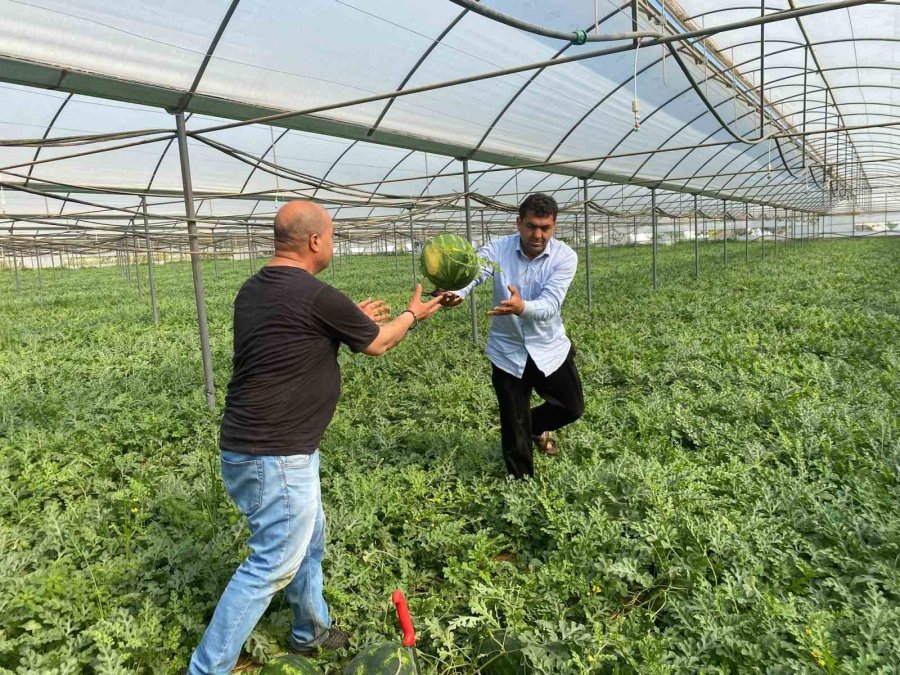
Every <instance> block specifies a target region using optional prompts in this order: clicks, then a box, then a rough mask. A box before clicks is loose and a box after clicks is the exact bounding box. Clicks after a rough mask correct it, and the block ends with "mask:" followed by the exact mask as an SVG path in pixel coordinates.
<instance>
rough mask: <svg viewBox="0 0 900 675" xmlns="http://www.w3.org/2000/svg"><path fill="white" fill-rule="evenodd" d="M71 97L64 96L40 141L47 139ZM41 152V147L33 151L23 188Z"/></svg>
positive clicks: (70, 95) (26, 184)
mask: <svg viewBox="0 0 900 675" xmlns="http://www.w3.org/2000/svg"><path fill="white" fill-rule="evenodd" d="M73 96H75V94H73V93H70V94H69V95H68V96H66V99H65V100H64V101H63V102H62V103H61V104H60V106H59V108H57V109H56V114H54V115H53V118H52V119H51V120H50V123H49V124H48V125H47V128H46V129H44V135H43V136H41V138H42V139H45V138H47V136H49V135H50V131H51V129H53V125H54V124H56V120H57V119H59V116H60V115H61V114H62V111H63V110H64V109H65V107H66V106H67V105H68V104H69V101H71V100H72V97H73ZM41 150H43V147H38V148H37V149H36V150H35V151H34V157H33V158H32V159H31V161H32V164H31V165H30V166H29V167H28V177H27V178H26V179H25V187H28V182H29V181H30V180H31V173H32V171H34V162H37V160H38V157H39V156H40V154H41Z"/></svg>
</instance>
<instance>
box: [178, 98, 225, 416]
mask: <svg viewBox="0 0 900 675" xmlns="http://www.w3.org/2000/svg"><path fill="white" fill-rule="evenodd" d="M175 125H176V128H177V132H178V157H179V159H180V161H181V183H182V186H183V188H184V210H185V214H186V215H187V227H188V242H189V244H190V249H191V273H192V276H193V278H194V300H195V301H196V304H197V324H198V326H199V329H200V353H201V356H202V358H203V375H204V379H205V380H206V405H207V406H208V407H209V409H210V410H212V409H214V408H215V405H216V387H215V382H214V380H213V370H212V352H211V350H210V348H209V326H208V324H207V322H206V299H205V297H204V295H203V270H202V269H201V267H200V254H199V252H198V250H197V220H196V218H197V214H196V212H195V211H194V192H193V188H192V185H191V163H190V159H189V158H188V146H187V133H186V132H185V128H184V112H178V113H175Z"/></svg>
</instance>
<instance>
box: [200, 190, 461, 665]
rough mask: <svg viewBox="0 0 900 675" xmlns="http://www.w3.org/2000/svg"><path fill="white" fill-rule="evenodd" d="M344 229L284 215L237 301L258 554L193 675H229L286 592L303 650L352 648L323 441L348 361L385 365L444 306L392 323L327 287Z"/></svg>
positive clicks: (319, 218)
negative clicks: (331, 567) (329, 517)
mask: <svg viewBox="0 0 900 675" xmlns="http://www.w3.org/2000/svg"><path fill="white" fill-rule="evenodd" d="M333 234H334V226H333V224H332V222H331V218H330V216H329V215H328V212H327V211H325V209H323V208H322V207H320V206H318V205H316V204H313V203H311V202H290V203H288V204H286V205H284V206H283V207H282V208H281V209H280V210H279V211H278V214H277V215H276V216H275V255H274V256H273V257H272V259H271V260H270V261H269V262H268V263H267V264H266V266H265V267H263V268H262V269H261V270H260V271H259V272H257V273H256V274H255V275H253V276H252V277H251V278H250V279H248V280H247V281H246V282H244V285H243V286H242V287H241V290H240V291H239V292H238V295H237V298H236V299H235V302H234V358H233V365H234V369H233V373H232V377H231V382H230V383H229V385H228V394H227V396H226V399H225V414H224V417H223V419H222V427H221V433H220V438H219V446H220V449H221V463H222V479H223V481H224V482H225V487H226V489H227V490H228V494H229V496H230V497H231V499H232V500H233V501H234V503H235V505H236V506H237V507H238V509H239V510H240V512H241V513H242V514H243V515H244V516H245V517H246V518H247V521H248V524H249V527H250V540H249V542H248V545H249V547H250V549H251V553H250V555H249V556H248V557H247V559H246V560H244V562H243V563H242V564H241V566H240V567H239V568H238V569H237V571H236V572H235V573H234V576H232V578H231V581H229V582H228V586H227V587H226V588H225V591H224V592H223V593H222V597H221V598H220V599H219V603H218V605H217V606H216V611H215V613H214V614H213V617H212V620H211V621H210V624H209V626H208V627H207V629H206V632H205V633H204V635H203V639H202V640H201V642H200V645H199V646H198V647H197V650H196V651H195V652H194V655H193V657H192V658H191V663H190V665H189V667H188V672H189V673H191V675H198V674H200V673H203V674H206V673H215V674H216V675H218V674H220V673H229V672H231V669H232V668H234V665H235V663H236V662H237V659H238V656H239V654H240V651H241V647H242V646H243V644H244V642H245V641H246V639H247V637H248V636H249V635H250V632H251V631H252V630H253V628H254V626H255V625H256V623H257V621H259V619H260V617H261V616H262V614H263V612H264V611H265V609H266V607H268V605H269V602H270V601H271V599H272V597H273V596H274V595H275V593H276V592H277V591H278V590H280V589H284V591H285V594H286V596H287V599H288V602H289V603H290V605H291V607H292V608H293V610H294V622H293V625H292V627H291V633H290V635H289V637H288V646H289V648H290V650H291V651H292V652H295V653H300V654H306V655H312V654H314V653H315V652H317V651H318V650H319V649H321V648H325V649H337V648H341V647H345V646H347V644H348V637H349V636H348V634H347V633H346V632H344V631H342V630H341V629H339V628H337V627H333V626H332V625H331V617H330V616H329V613H328V605H327V604H326V603H325V598H324V597H323V579H322V558H323V557H324V553H325V516H324V512H323V510H322V497H321V490H320V487H319V452H318V447H319V442H320V441H321V439H322V435H323V434H324V433H325V429H326V427H327V426H328V424H329V423H330V422H331V418H332V417H333V416H334V411H335V407H336V406H337V401H338V397H339V396H340V384H341V383H340V368H339V366H338V362H337V352H338V348H339V347H340V345H341V343H343V344H345V345H347V346H348V347H350V349H351V350H352V351H354V352H363V353H364V354H368V355H369V356H380V355H382V354H384V353H385V352H387V351H388V350H390V349H392V348H393V347H395V346H396V345H397V344H399V342H400V341H401V340H402V339H403V338H404V337H405V336H406V334H407V332H408V331H409V329H410V328H412V327H413V326H415V324H416V323H417V322H419V321H423V320H425V319H427V318H429V317H430V316H431V315H432V314H434V313H435V312H436V311H437V310H438V309H440V307H441V300H442V299H443V298H442V297H437V298H434V299H433V300H431V301H429V302H422V301H421V299H420V296H421V294H422V287H421V286H420V285H419V286H416V289H415V292H414V293H413V296H412V299H411V300H410V302H409V305H408V306H407V308H406V309H405V310H403V312H401V313H400V315H399V316H397V317H396V318H395V319H393V320H392V321H387V318H388V313H387V311H388V308H387V307H386V306H385V305H384V303H383V302H381V301H372V300H366V301H364V302H362V303H360V304H359V305H357V304H355V303H354V302H353V301H352V300H350V299H349V298H348V297H347V296H345V295H344V294H343V293H341V292H340V291H338V290H336V289H334V288H332V287H331V286H329V285H328V284H325V283H323V282H321V281H319V280H318V279H316V274H318V273H319V272H321V271H322V270H324V269H325V268H326V267H328V264H329V262H330V261H331V256H332V251H333V248H332V238H333Z"/></svg>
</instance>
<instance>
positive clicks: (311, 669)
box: [258, 654, 322, 675]
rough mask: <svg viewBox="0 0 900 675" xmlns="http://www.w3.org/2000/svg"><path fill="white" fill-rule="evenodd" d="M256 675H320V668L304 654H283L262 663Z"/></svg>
mask: <svg viewBox="0 0 900 675" xmlns="http://www.w3.org/2000/svg"><path fill="white" fill-rule="evenodd" d="M258 675H322V669H321V668H319V666H317V665H316V664H315V663H313V662H312V661H310V660H309V659H308V658H306V657H305V656H299V655H298V654H283V655H282V656H276V657H275V658H274V659H272V660H271V661H269V662H268V663H267V664H266V665H264V666H263V667H262V668H261V669H260V671H259V673H258Z"/></svg>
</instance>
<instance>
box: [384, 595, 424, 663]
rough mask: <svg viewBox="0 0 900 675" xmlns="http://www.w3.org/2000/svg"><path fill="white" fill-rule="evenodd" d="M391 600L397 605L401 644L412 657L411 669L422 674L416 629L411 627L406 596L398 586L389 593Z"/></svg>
mask: <svg viewBox="0 0 900 675" xmlns="http://www.w3.org/2000/svg"><path fill="white" fill-rule="evenodd" d="M391 600H392V601H393V603H394V605H395V606H396V607H397V619H398V620H399V621H400V628H401V629H402V630H403V646H404V647H406V650H407V651H408V652H409V655H410V656H411V657H412V663H413V669H414V670H415V671H416V675H422V671H421V670H419V656H418V654H416V630H415V628H413V622H412V617H411V616H410V615H409V606H408V605H407V604H406V596H404V595H403V591H401V590H400V589H399V588H398V589H397V590H396V591H394V593H393V594H392V595H391Z"/></svg>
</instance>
